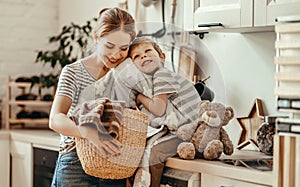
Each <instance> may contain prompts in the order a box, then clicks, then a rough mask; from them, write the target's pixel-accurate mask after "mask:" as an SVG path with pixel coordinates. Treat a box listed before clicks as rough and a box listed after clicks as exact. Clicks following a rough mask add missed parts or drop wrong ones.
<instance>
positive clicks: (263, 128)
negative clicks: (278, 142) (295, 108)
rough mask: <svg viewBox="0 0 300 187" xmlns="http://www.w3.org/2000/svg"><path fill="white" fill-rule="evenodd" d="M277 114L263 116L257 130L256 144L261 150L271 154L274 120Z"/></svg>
mask: <svg viewBox="0 0 300 187" xmlns="http://www.w3.org/2000/svg"><path fill="white" fill-rule="evenodd" d="M277 117H279V116H264V122H263V123H262V124H261V125H260V126H259V128H258V130H257V144H258V147H259V149H260V151H261V152H263V153H265V154H267V155H273V144H274V141H273V138H274V134H275V133H276V130H275V122H276V118H277Z"/></svg>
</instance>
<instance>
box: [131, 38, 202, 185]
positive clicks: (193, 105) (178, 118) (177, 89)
mask: <svg viewBox="0 0 300 187" xmlns="http://www.w3.org/2000/svg"><path fill="white" fill-rule="evenodd" d="M129 56H130V57H131V59H132V61H133V63H134V64H135V66H136V67H137V69H139V70H140V71H141V72H143V73H144V74H145V77H147V79H148V80H147V82H148V84H149V82H150V90H143V91H142V92H139V93H137V94H136V103H137V105H138V106H140V108H141V110H142V111H143V112H145V113H147V114H149V116H151V124H150V125H151V126H153V127H155V128H157V127H159V126H162V125H164V126H165V128H163V130H162V131H160V132H159V133H157V134H155V135H154V136H152V137H151V138H149V139H148V140H147V147H146V150H145V154H144V158H143V161H142V167H141V168H139V169H138V171H137V173H136V176H135V181H134V186H149V185H151V187H159V186H160V179H161V176H162V173H163V168H164V162H165V161H166V160H167V159H168V158H170V157H172V156H174V155H176V154H177V146H178V144H179V143H180V142H181V140H180V139H179V138H177V137H176V130H177V129H178V127H179V126H181V125H183V124H186V123H190V122H192V121H196V120H197V118H198V111H199V110H198V107H199V102H200V100H201V99H200V96H199V94H198V93H197V91H196V89H195V87H194V85H193V83H192V82H191V81H189V80H187V79H186V78H184V77H183V76H180V75H178V74H177V73H174V72H172V71H170V70H168V69H167V68H165V67H163V63H164V61H165V54H164V53H163V52H162V50H161V49H160V47H159V46H158V45H157V44H156V43H155V42H154V41H152V40H151V39H149V38H146V37H138V38H136V39H135V40H134V41H133V42H132V44H131V45H130V49H129ZM149 80H150V81H149ZM137 87H138V85H137ZM151 88H152V89H151ZM133 90H134V88H133ZM138 91H139V89H137V90H135V92H138ZM148 166H149V167H148ZM150 179H151V181H150ZM150 183H151V184H150Z"/></svg>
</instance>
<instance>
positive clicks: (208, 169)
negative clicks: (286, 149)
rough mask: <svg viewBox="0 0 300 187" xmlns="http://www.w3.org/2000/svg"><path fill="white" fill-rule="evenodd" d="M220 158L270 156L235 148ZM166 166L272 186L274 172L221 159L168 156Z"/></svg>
mask: <svg viewBox="0 0 300 187" xmlns="http://www.w3.org/2000/svg"><path fill="white" fill-rule="evenodd" d="M221 158H240V159H251V158H270V156H267V155H265V154H263V153H260V152H258V151H249V150H235V152H234V154H233V155H232V156H224V155H222V157H221ZM166 166H168V167H170V168H175V169H179V170H185V171H189V172H195V173H206V174H211V175H214V176H220V177H226V178H232V179H235V180H241V181H247V182H252V183H259V184H265V185H271V186H273V181H274V176H275V175H274V173H273V171H260V170H256V169H249V168H246V167H244V166H234V165H231V164H226V163H223V162H221V161H209V160H204V159H195V160H183V159H179V158H170V159H168V160H167V162H166Z"/></svg>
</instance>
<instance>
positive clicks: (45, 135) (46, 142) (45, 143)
mask: <svg viewBox="0 0 300 187" xmlns="http://www.w3.org/2000/svg"><path fill="white" fill-rule="evenodd" d="M0 132H1V133H4V132H2V131H0ZM7 132H10V137H11V139H12V140H18V141H22V142H28V143H31V144H32V146H33V147H38V148H44V149H49V150H54V151H58V150H59V142H60V135H59V134H58V133H56V132H54V131H51V130H27V129H26V130H10V131H7ZM7 132H6V133H7Z"/></svg>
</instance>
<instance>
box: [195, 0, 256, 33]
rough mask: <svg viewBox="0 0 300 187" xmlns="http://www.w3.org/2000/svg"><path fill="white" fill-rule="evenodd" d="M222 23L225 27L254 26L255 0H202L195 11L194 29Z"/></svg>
mask: <svg viewBox="0 0 300 187" xmlns="http://www.w3.org/2000/svg"><path fill="white" fill-rule="evenodd" d="M211 23H221V24H222V25H223V27H224V28H240V27H252V26H253V0H226V1H224V0H200V4H199V7H198V8H197V9H196V11H195V13H194V29H195V30H201V28H200V27H199V25H200V26H201V25H203V24H204V25H205V24H211Z"/></svg>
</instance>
